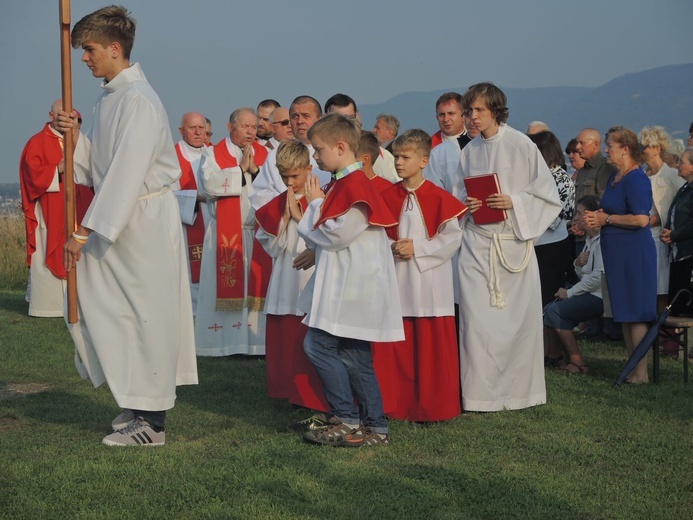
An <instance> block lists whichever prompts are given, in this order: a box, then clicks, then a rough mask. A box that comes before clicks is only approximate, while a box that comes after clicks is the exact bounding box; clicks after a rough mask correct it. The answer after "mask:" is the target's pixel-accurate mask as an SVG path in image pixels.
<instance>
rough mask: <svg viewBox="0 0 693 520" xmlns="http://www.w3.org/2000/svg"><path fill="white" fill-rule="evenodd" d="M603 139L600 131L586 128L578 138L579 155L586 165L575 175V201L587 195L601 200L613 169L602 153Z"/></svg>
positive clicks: (577, 148)
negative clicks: (595, 196)
mask: <svg viewBox="0 0 693 520" xmlns="http://www.w3.org/2000/svg"><path fill="white" fill-rule="evenodd" d="M601 147H602V138H601V135H600V134H599V130H597V129H595V128H585V129H583V130H581V131H580V133H579V134H578V136H577V147H576V150H577V153H578V154H579V155H580V157H581V158H582V159H584V160H585V165H584V166H583V167H582V168H580V169H579V170H578V172H577V174H576V175H575V200H580V199H581V198H582V197H584V196H585V195H597V196H598V197H599V198H600V199H601V197H602V195H603V194H604V191H605V190H606V183H607V181H608V180H609V176H610V175H611V172H612V171H613V168H612V167H611V166H610V165H609V163H607V162H606V159H605V158H604V156H603V155H602V152H601Z"/></svg>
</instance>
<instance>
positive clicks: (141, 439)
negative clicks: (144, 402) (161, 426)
mask: <svg viewBox="0 0 693 520" xmlns="http://www.w3.org/2000/svg"><path fill="white" fill-rule="evenodd" d="M165 441H166V432H164V430H161V431H158V432H157V431H155V430H154V428H152V426H151V425H150V424H149V423H148V422H147V421H145V420H144V419H142V418H141V417H138V418H137V419H135V420H134V421H132V422H131V423H130V424H129V425H128V426H127V427H126V428H123V429H122V430H118V431H117V432H113V433H111V434H110V435H106V436H105V437H104V438H103V441H102V442H103V443H104V444H105V445H106V446H163V445H164V443H165Z"/></svg>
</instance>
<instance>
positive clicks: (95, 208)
mask: <svg viewBox="0 0 693 520" xmlns="http://www.w3.org/2000/svg"><path fill="white" fill-rule="evenodd" d="M102 87H103V89H104V90H105V92H104V93H103V94H102V96H101V97H100V98H99V100H98V101H97V104H96V108H95V110H94V123H93V127H92V129H91V131H90V133H89V136H88V137H83V138H80V139H79V141H78V143H77V148H76V150H75V176H76V178H77V182H79V183H80V184H86V185H89V186H93V187H94V191H95V195H94V199H93V201H92V203H91V205H90V206H89V210H88V211H87V213H86V215H85V217H84V219H83V220H82V224H83V225H84V226H85V227H86V228H88V229H91V230H93V233H92V234H91V236H90V237H89V240H88V242H87V244H86V245H85V246H84V247H83V248H82V258H81V260H80V261H79V262H78V263H77V292H78V295H79V321H78V322H77V323H75V324H74V325H68V328H69V330H70V333H71V334H72V337H73V339H74V342H75V348H76V354H77V355H76V363H77V368H78V370H79V371H80V373H81V374H82V375H83V376H84V377H89V379H90V380H91V382H92V383H93V384H94V386H99V385H101V384H102V383H104V382H107V383H108V386H109V387H110V390H111V392H112V393H113V396H114V397H115V399H116V401H117V403H118V405H119V406H120V407H122V408H134V409H139V410H166V409H170V408H172V407H173V405H174V402H175V398H176V385H181V384H196V383H197V367H196V359H195V344H194V337H193V318H192V306H191V304H190V285H189V283H190V282H189V277H188V271H187V269H186V267H185V262H186V256H185V250H184V247H183V232H182V229H181V225H180V217H179V213H178V204H177V203H176V198H175V196H174V194H173V192H172V191H171V190H170V186H171V185H172V184H174V183H175V182H176V180H177V179H178V178H179V177H180V167H179V165H178V160H177V158H176V154H175V151H174V148H173V139H172V137H171V133H170V130H169V122H168V117H167V115H166V111H165V110H164V107H163V105H162V104H161V101H160V100H159V97H158V96H157V94H156V93H155V92H154V90H153V89H152V88H151V86H150V85H149V83H148V82H147V79H146V78H145V76H144V74H143V73H142V70H141V69H140V67H139V65H138V64H136V63H135V64H133V65H132V66H130V67H129V68H127V69H125V70H123V71H121V72H120V73H119V74H118V75H117V76H116V77H115V78H113V79H112V80H111V81H110V82H108V83H105V82H104V83H103V84H102Z"/></svg>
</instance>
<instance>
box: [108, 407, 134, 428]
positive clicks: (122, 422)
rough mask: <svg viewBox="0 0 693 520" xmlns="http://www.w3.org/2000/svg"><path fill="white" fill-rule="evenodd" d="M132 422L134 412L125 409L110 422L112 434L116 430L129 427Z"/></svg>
mask: <svg viewBox="0 0 693 520" xmlns="http://www.w3.org/2000/svg"><path fill="white" fill-rule="evenodd" d="M134 420H135V412H133V411H132V410H129V409H127V408H126V409H125V410H123V411H122V412H120V414H119V415H118V417H116V418H115V419H113V422H111V427H112V428H113V431H114V432H117V431H118V430H122V429H123V428H127V427H128V426H130V423H131V422H132V421H134Z"/></svg>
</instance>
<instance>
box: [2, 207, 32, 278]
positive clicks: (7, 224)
mask: <svg viewBox="0 0 693 520" xmlns="http://www.w3.org/2000/svg"><path fill="white" fill-rule="evenodd" d="M26 280H27V268H26V234H25V231H24V215H22V214H19V213H18V214H12V215H0V290H7V289H24V288H26Z"/></svg>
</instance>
